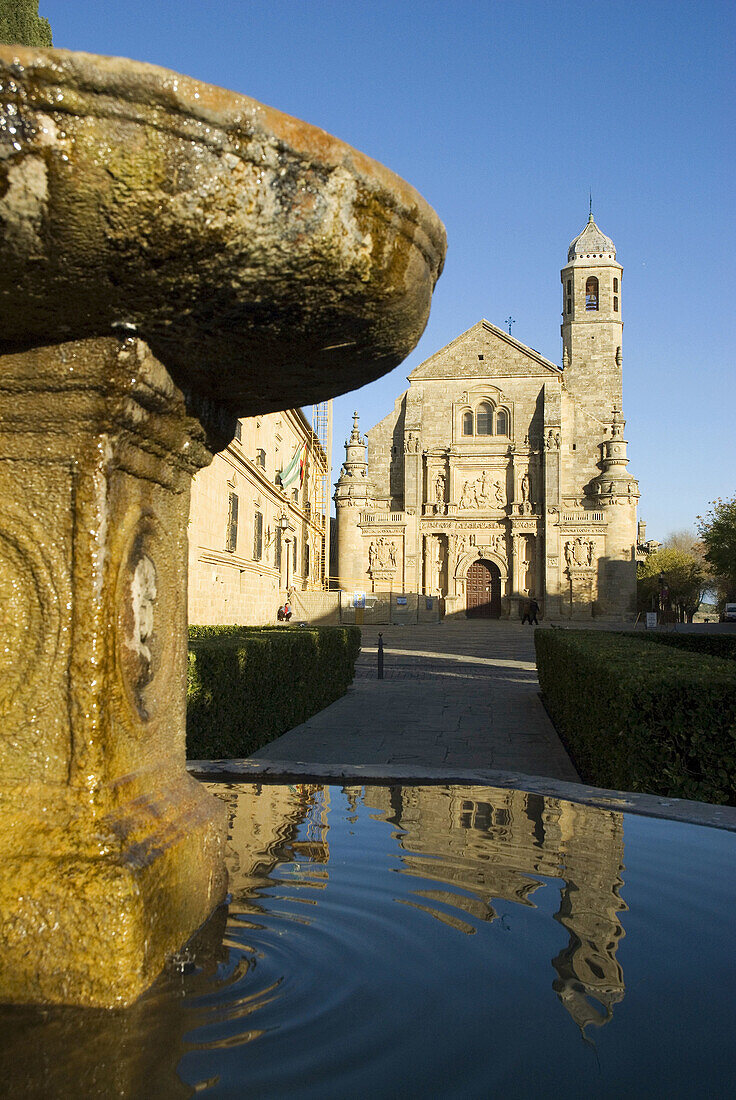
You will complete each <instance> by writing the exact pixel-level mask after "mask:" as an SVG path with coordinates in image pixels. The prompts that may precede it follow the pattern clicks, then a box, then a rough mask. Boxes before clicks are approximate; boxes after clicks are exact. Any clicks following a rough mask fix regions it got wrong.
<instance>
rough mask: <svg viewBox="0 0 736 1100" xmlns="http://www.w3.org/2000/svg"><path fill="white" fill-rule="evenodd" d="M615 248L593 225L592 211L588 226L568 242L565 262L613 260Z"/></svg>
mask: <svg viewBox="0 0 736 1100" xmlns="http://www.w3.org/2000/svg"><path fill="white" fill-rule="evenodd" d="M615 259H616V246H615V244H614V243H613V241H612V240H611V238H610V237H607V236H606V234H605V233H603V232H601V230H600V229H599V228H598V226H597V225H596V224H595V219H594V217H593V211H592V210H591V212H590V215H589V217H588V224H587V225H586V227H585V229H584V230H583V232H582V233H578V235H577V237H576V238H575V240H574V241H571V242H570V247H569V248H568V250H567V262H568V264H573V263H575V262H576V261H577V260H615Z"/></svg>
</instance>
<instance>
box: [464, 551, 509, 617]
mask: <svg viewBox="0 0 736 1100" xmlns="http://www.w3.org/2000/svg"><path fill="white" fill-rule="evenodd" d="M465 592H466V604H465V606H466V610H467V614H468V618H469V619H498V618H500V616H501V571H500V569H499V568H498V566H497V565H494V563H493V562H492V561H484V560H482V561H474V562H473V564H472V565H471V566H470V568H469V569H468V574H467V577H466V578H465Z"/></svg>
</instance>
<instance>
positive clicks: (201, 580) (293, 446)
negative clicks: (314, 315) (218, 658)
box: [188, 403, 331, 625]
mask: <svg viewBox="0 0 736 1100" xmlns="http://www.w3.org/2000/svg"><path fill="white" fill-rule="evenodd" d="M325 405H326V406H328V403H325ZM320 408H321V407H320ZM330 413H331V409H330V408H329V406H328V412H327V414H326V415H327V424H326V425H325V427H326V434H325V436H324V445H323V443H322V442H320V440H319V439H318V438H317V435H316V434H315V431H314V430H313V428H312V425H310V423H309V421H308V420H307V418H306V416H305V415H304V413H303V412H302V410H301V409H289V410H287V411H285V412H280V413H268V414H264V415H263V416H256V417H251V418H249V419H246V420H240V421H239V422H238V428H237V432H236V435H235V438H234V439H233V440H232V442H231V443H230V444H229V446H228V447H226V448H225V450H224V451H221V452H220V453H219V454H216V455H215V457H214V459H213V461H212V463H211V465H209V466H207V467H205V469H203V470H201V471H200V472H199V473H198V474H197V476H196V477H195V478H194V481H193V483H192V502H191V507H190V512H189V527H188V536H189V598H188V604H189V622H190V623H196V624H200V625H218V624H231V623H248V624H262V623H268V622H274V621H275V619H276V612H277V610H278V607H279V605H280V604H283V603H284V601H285V600H286V599H287V597H288V598H290V599H292V602H293V597H294V596H295V595H298V594H299V593H303V592H317V591H322V589H323V587H324V585H325V584H326V563H327V562H328V561H329V523H328V515H327V513H328V508H327V505H328V499H327V498H328V491H327V485H328V478H329V454H328V452H329V449H330V448H329V433H330V431H331V417H330Z"/></svg>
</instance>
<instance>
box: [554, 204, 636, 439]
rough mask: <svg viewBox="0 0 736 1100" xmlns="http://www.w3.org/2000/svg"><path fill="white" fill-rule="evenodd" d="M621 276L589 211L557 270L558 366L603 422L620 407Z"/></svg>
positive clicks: (610, 246) (570, 387)
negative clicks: (559, 307) (559, 292)
mask: <svg viewBox="0 0 736 1100" xmlns="http://www.w3.org/2000/svg"><path fill="white" fill-rule="evenodd" d="M622 276H623V268H622V267H621V264H619V263H617V262H616V247H615V245H614V243H613V241H612V240H611V239H610V237H606V236H605V234H604V233H602V232H601V231H600V229H599V228H598V226H597V225H596V224H595V221H594V220H593V214H592V212H591V214H590V217H589V218H588V224H587V225H586V227H585V229H584V230H583V232H582V233H580V234H579V235H578V236H577V237H576V238H575V240H574V241H573V242H572V244H571V245H570V247H569V249H568V252H567V267H564V268H563V269H562V271H561V273H560V277H561V279H562V365H563V368H564V372H565V373H564V379H565V385H566V387H567V389H568V390H569V391H570V392H571V393H572V394H573V396H574V397H576V398H577V399H578V400H579V401H580V403H581V404H582V405H583V406H584V407H585V408H586V409H587V410H588V411H589V412H591V413H593V415H594V416H595V417H597V419H598V420H600V421H602V422H603V423H604V424H609V423H610V421H611V414H612V412H613V409H614V406H619V407H620V406H621V363H622V357H621V342H622V336H623V328H624V325H623V321H622V320H621V279H622Z"/></svg>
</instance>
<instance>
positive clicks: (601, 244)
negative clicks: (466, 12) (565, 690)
mask: <svg viewBox="0 0 736 1100" xmlns="http://www.w3.org/2000/svg"><path fill="white" fill-rule="evenodd" d="M622 274H623V269H622V267H621V265H620V264H619V263H618V262H617V260H616V249H615V247H614V244H613V241H612V240H610V238H609V237H606V235H605V234H604V233H602V232H601V230H600V229H599V228H598V226H597V225H596V223H595V220H594V218H593V215H592V213H591V215H590V218H589V220H588V224H587V225H586V226H585V228H584V229H583V231H582V233H580V234H579V235H578V236H577V237H576V238H575V240H574V241H573V242H572V244H571V245H570V248H569V250H568V254H567V264H566V265H565V267H564V268H563V269H562V272H561V278H562V365H561V366H560V365H558V364H556V363H551V362H550V361H549V360H547V359H545V358H544V357H543V356H542V355H540V354H539V353H538V352H536V351H534V350H533V349H532V348H529V347H526V346H525V345H524V344H522V343H521V342H520V341H519V340H516V339H515V338H514V337H513V336H511V335H509V334H508V333H507V332H504V331H503V330H502V329H500V328H497V327H496V326H495V325H492V324H490V323H489V322H488V321H485V320H481V321H479V322H478V323H477V324H476V325H473V327H472V328H470V329H468V331H467V332H464V333H462V334H461V335H460V336H458V337H457V338H456V339H455V340H453V341H452V342H451V343H449V344H448V345H447V346H446V347H444V348H442V349H441V350H440V351H438V352H436V353H435V354H434V355H432V356H430V358H429V359H427V360H426V361H425V362H424V363H422V364H421V365H420V366H418V367H417V368H416V370H414V371H412V373H411V374H410V375H409V379H408V381H409V388H408V389H407V390H406V391H405V392H404V393H402V394H401V396H400V397H399V398H398V400H397V401H396V403H395V405H394V408H393V411H392V412H391V413H389V415H388V416H387V417H385V418H384V419H383V420H382V421H381V422H380V423H378V424H376V425H375V427H373V428H371V429H370V431H368V433H367V439H363V438H362V437H361V435H360V431H359V427H358V416H357V413H356V415H355V421H354V426H353V431H352V434H351V436H350V439H349V440H348V441H347V442H346V444H345V452H346V453H345V462H344V465H343V467H342V470H341V473H340V477H339V480H338V482H337V485H336V489H335V505H336V517H337V521H336V525H337V567H338V574H339V583H340V587H341V588H342V589H343V590H346V591H355V590H357V591H360V590H363V591H366V592H389V591H390V592H391V593H392V594H396V593H419V594H424V595H426V596H439V597H441V600H442V602H443V603H444V610H445V614H448V615H451V614H455V615H457V614H464V615H467V616H469V617H476V616H490V617H495V618H502V617H508V616H510V617H515V616H517V615H518V614H519V612H520V604H522V603H523V602H524V601H525V600H527V599H528V598H530V597H534V598H536V600H537V601H538V603H539V604H540V606H541V610H542V614H543V615H544V616H545V617H546V618H548V619H550V618H551V619H564V618H575V619H588V618H591V617H595V618H601V619H612V620H613V619H618V620H621V619H628V618H629V617H632V616H633V613H634V609H635V596H636V544H637V519H636V509H637V501H638V499H639V488H638V484H637V481H636V479H635V478H633V477H632V476H631V474H629V473H628V471H627V465H628V458H627V453H626V441H625V439H624V420H623V416H622V406H621V370H622V355H621V345H622V332H623V321H622V292H621V280H622ZM366 445H367V456H366Z"/></svg>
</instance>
